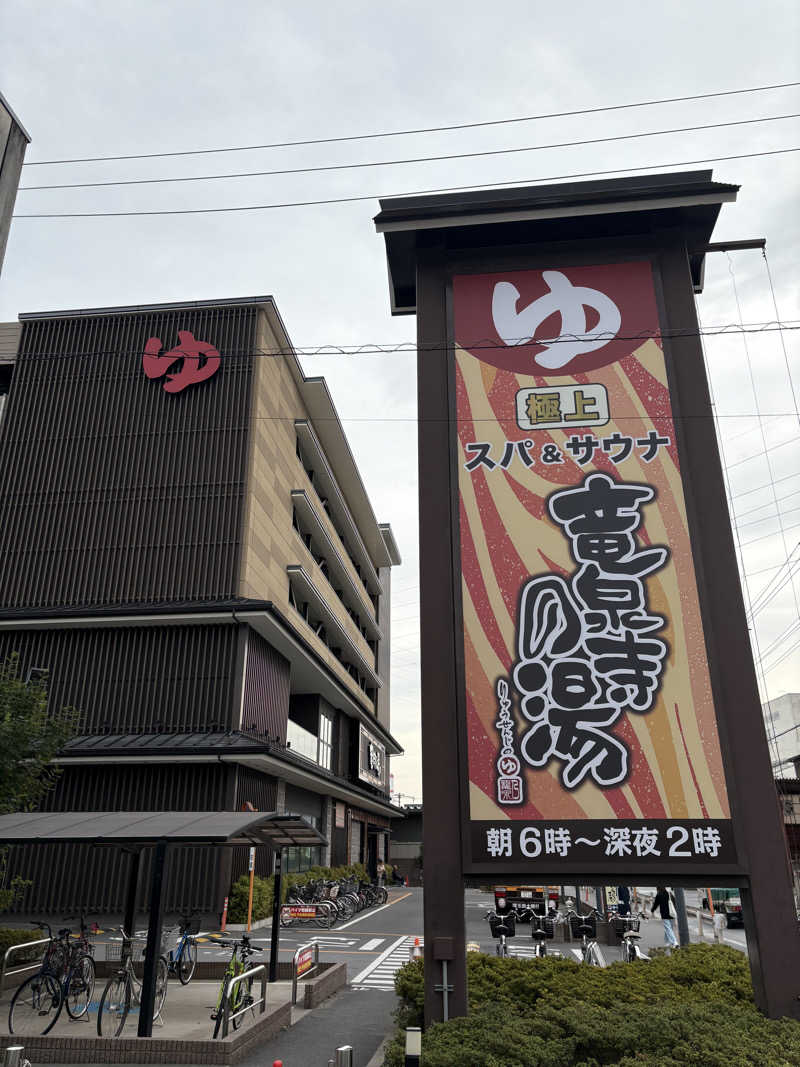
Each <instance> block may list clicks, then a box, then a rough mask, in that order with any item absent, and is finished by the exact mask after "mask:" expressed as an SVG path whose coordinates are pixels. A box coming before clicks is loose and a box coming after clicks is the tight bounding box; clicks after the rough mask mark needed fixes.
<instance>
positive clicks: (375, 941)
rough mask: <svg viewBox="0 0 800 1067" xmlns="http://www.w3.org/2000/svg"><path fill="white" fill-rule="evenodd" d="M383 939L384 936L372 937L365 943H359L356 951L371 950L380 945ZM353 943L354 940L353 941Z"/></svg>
mask: <svg viewBox="0 0 800 1067" xmlns="http://www.w3.org/2000/svg"><path fill="white" fill-rule="evenodd" d="M385 940H386V938H385V937H373V938H372V940H371V941H367V942H366V943H365V944H363V945H361V946H360V947H359V950H358V951H359V952H372V951H373V950H374V949H376V948H377V947H378V945H382V944H383V942H384V941H385ZM353 944H355V941H354V942H353Z"/></svg>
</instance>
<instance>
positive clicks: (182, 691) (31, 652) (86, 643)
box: [0, 625, 236, 733]
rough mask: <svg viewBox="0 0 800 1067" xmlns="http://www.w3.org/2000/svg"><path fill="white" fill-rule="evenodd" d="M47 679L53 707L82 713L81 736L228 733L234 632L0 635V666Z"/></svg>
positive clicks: (165, 629) (175, 629) (191, 629)
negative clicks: (15, 661) (15, 656)
mask: <svg viewBox="0 0 800 1067" xmlns="http://www.w3.org/2000/svg"><path fill="white" fill-rule="evenodd" d="M12 652H18V653H19V655H20V667H21V673H22V677H23V678H25V677H26V676H27V672H28V670H29V669H30V668H32V667H44V668H47V670H48V671H49V675H48V693H49V700H50V702H51V704H52V706H55V707H73V708H75V709H77V711H79V712H80V713H81V716H82V723H81V732H82V733H148V732H155V733H158V732H172V731H186V732H196V731H200V732H202V731H206V730H220V729H221V730H228V729H231V726H232V686H233V675H234V671H235V663H236V627H235V626H225V625H213V626H200V625H197V626H154V627H149V626H148V627H129V628H120V629H93V630H15V631H8V630H5V631H0V661H2V660H5V659H6V658H7V657H8V656H9V655H10V654H11V653H12Z"/></svg>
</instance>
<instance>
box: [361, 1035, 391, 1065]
mask: <svg viewBox="0 0 800 1067" xmlns="http://www.w3.org/2000/svg"><path fill="white" fill-rule="evenodd" d="M391 1039H392V1035H391V1034H387V1035H386V1037H385V1038H384V1039H383V1041H381V1043H380V1045H378V1047H377V1048H376V1049H375V1052H374V1053H373V1054H372V1059H371V1060H370V1061H369V1063H368V1064H367V1067H383V1062H384V1059H385V1058H386V1046H387V1045H388V1044H389V1042H390V1041H391Z"/></svg>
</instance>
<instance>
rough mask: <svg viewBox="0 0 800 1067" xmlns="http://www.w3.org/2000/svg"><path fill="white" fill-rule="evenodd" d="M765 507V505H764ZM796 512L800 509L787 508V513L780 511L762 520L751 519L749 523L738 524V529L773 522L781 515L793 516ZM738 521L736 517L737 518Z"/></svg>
mask: <svg viewBox="0 0 800 1067" xmlns="http://www.w3.org/2000/svg"><path fill="white" fill-rule="evenodd" d="M765 507H766V505H765ZM796 511H800V507H796V508H789V509H788V510H787V511H781V512H779V514H777V515H765V516H764V518H763V519H751V520H750V521H749V522H740V523H739V529H740V530H741V529H744V527H745V526H758V525H760V524H761V523H762V522H775V520H776V519H780V518H781V516H782V515H793V514H794V513H795V512H796ZM737 521H738V516H737Z"/></svg>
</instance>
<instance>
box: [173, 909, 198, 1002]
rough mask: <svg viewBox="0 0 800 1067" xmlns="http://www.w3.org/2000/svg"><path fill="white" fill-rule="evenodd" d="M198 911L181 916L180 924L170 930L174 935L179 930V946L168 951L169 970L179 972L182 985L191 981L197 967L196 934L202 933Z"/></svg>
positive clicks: (174, 972)
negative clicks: (196, 916)
mask: <svg viewBox="0 0 800 1067" xmlns="http://www.w3.org/2000/svg"><path fill="white" fill-rule="evenodd" d="M195 915H197V912H187V913H186V914H185V915H182V916H181V921H180V924H179V925H178V926H177V927H176V928H175V929H173V930H171V931H170V933H169V935H168V936H170V937H172V936H173V935H174V934H175V930H177V931H178V933H179V937H178V947H177V949H174V948H171V949H170V950H169V952H168V953H167V971H168V973H169V974H177V976H178V981H179V982H180V983H181V985H188V984H189V982H191V980H192V977H193V975H194V972H195V969H196V967H197V941H196V940H195V935H196V934H199V933H200V920H199V919H196V918H194V916H195Z"/></svg>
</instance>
